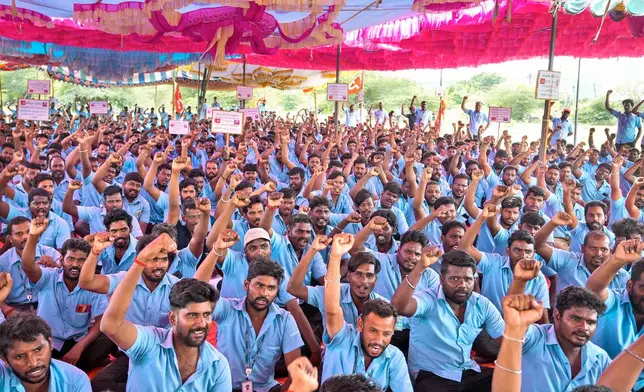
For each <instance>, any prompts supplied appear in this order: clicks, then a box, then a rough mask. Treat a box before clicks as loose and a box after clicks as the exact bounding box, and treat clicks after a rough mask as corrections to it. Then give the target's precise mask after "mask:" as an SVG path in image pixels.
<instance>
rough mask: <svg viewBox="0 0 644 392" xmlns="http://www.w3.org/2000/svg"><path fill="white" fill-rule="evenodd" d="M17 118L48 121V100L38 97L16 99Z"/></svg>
mask: <svg viewBox="0 0 644 392" xmlns="http://www.w3.org/2000/svg"><path fill="white" fill-rule="evenodd" d="M18 118H19V119H20V120H33V121H48V120H49V101H45V100H40V99H20V100H18Z"/></svg>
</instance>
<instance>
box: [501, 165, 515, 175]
mask: <svg viewBox="0 0 644 392" xmlns="http://www.w3.org/2000/svg"><path fill="white" fill-rule="evenodd" d="M508 170H514V171H515V172H516V173H517V174H518V173H519V168H518V167H516V166H512V165H508V166H506V167H504V168H503V174H505V172H506V171H508Z"/></svg>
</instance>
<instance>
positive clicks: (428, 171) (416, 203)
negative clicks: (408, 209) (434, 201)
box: [412, 166, 434, 221]
mask: <svg viewBox="0 0 644 392" xmlns="http://www.w3.org/2000/svg"><path fill="white" fill-rule="evenodd" d="M433 172H434V169H433V168H432V167H431V166H428V167H426V168H424V169H423V174H422V176H421V177H420V184H419V185H418V187H417V188H416V193H415V194H414V200H413V202H412V208H413V209H414V216H415V217H416V220H417V221H418V220H421V219H423V218H424V217H425V215H426V214H425V210H424V209H423V201H424V200H425V189H427V184H429V182H430V181H431V178H432V173H433ZM430 208H431V206H430Z"/></svg>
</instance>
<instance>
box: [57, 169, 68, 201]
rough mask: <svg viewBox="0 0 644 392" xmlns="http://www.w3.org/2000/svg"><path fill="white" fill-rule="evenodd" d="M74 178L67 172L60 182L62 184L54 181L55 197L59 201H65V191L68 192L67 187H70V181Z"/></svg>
mask: <svg viewBox="0 0 644 392" xmlns="http://www.w3.org/2000/svg"><path fill="white" fill-rule="evenodd" d="M71 180H72V179H71V178H70V177H69V176H68V175H67V173H65V178H63V180H62V181H61V182H60V184H57V183H56V182H55V181H54V199H56V200H58V201H59V202H61V203H62V202H63V199H64V198H65V193H67V188H68V187H69V182H70V181H71Z"/></svg>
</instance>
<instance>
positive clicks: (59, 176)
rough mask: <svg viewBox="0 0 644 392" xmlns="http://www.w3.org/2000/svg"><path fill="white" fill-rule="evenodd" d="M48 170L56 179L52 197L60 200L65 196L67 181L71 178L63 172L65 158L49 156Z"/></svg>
mask: <svg viewBox="0 0 644 392" xmlns="http://www.w3.org/2000/svg"><path fill="white" fill-rule="evenodd" d="M49 171H50V172H51V176H52V177H54V180H55V181H56V184H55V190H54V198H55V199H56V200H58V201H61V202H62V201H63V198H64V197H65V192H66V191H67V187H68V186H69V182H70V181H71V180H72V179H71V178H69V177H67V173H65V160H64V159H63V158H62V157H59V156H54V157H51V158H50V159H49Z"/></svg>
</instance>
